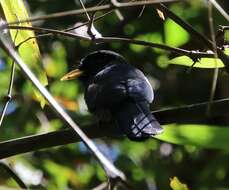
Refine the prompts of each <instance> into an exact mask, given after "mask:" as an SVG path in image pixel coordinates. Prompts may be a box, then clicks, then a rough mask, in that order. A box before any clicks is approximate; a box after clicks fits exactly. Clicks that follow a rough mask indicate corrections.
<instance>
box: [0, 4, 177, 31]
mask: <svg viewBox="0 0 229 190" xmlns="http://www.w3.org/2000/svg"><path fill="white" fill-rule="evenodd" d="M174 1H177V0H148V1H136V2H130V3H129V2H126V3H118V5H117V4H116V6H114V5H111V4H106V5H100V6H94V7H89V8H87V9H86V10H87V12H88V13H90V12H95V11H96V12H97V11H105V10H113V9H124V8H131V7H139V6H142V5H153V4H158V3H166V2H174ZM84 13H85V10H84V9H76V10H70V11H64V12H58V13H52V14H49V15H44V16H37V17H30V18H29V19H27V20H20V21H19V22H10V23H8V24H10V25H12V24H18V23H24V22H34V21H39V20H48V19H55V18H60V17H65V16H73V15H81V14H84ZM2 27H4V25H3V26H2Z"/></svg>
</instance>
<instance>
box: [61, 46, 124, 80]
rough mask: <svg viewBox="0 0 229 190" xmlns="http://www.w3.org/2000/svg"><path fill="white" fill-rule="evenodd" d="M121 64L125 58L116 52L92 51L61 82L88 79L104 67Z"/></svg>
mask: <svg viewBox="0 0 229 190" xmlns="http://www.w3.org/2000/svg"><path fill="white" fill-rule="evenodd" d="M123 63H126V60H125V58H124V57H122V56H121V55H120V54H118V53H116V52H113V51H109V50H99V51H94V52H92V53H90V54H88V55H87V56H86V57H84V58H83V59H81V60H80V64H79V66H78V68H77V69H75V70H73V71H70V72H69V73H67V74H65V75H64V76H63V77H62V78H61V80H72V79H75V78H79V79H82V80H84V79H88V78H90V77H93V76H94V75H96V74H97V73H98V72H100V71H101V70H103V69H104V68H105V67H106V66H109V65H111V64H123Z"/></svg>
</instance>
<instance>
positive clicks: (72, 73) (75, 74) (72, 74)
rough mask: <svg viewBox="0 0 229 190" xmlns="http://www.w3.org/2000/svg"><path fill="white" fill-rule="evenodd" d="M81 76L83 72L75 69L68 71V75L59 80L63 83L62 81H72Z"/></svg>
mask: <svg viewBox="0 0 229 190" xmlns="http://www.w3.org/2000/svg"><path fill="white" fill-rule="evenodd" d="M82 74H83V71H81V70H79V69H75V70H73V71H70V72H69V73H67V74H65V75H64V76H63V77H62V78H61V79H60V80H61V81H64V80H72V79H75V78H77V77H79V76H81V75H82Z"/></svg>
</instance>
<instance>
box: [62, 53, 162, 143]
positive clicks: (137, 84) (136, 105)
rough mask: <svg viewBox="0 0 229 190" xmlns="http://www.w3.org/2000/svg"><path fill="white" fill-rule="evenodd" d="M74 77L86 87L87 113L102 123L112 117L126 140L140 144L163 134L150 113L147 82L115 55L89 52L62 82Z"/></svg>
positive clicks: (136, 70) (134, 69)
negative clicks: (96, 117) (93, 115)
mask: <svg viewBox="0 0 229 190" xmlns="http://www.w3.org/2000/svg"><path fill="white" fill-rule="evenodd" d="M76 77H79V79H80V80H81V81H82V82H83V84H84V86H85V87H86V89H85V95H84V98H85V101H86V104H87V106H88V109H89V111H90V112H91V113H94V114H96V115H97V116H98V117H99V118H100V119H101V120H109V119H110V117H109V116H112V121H114V122H115V123H117V125H118V127H119V129H120V130H121V131H122V132H124V133H125V134H126V135H127V136H128V137H129V139H131V140H134V141H142V140H145V139H148V138H150V137H152V136H154V135H157V134H160V133H162V132H163V129H162V128H161V127H160V124H159V123H158V121H157V120H156V119H155V117H154V116H153V115H152V114H151V112H150V109H149V104H150V103H151V102H152V101H153V98H154V94H153V89H152V87H151V85H150V83H149V81H148V79H147V78H146V77H145V76H144V74H143V73H142V72H141V71H140V70H138V69H136V68H134V67H133V66H132V65H130V64H128V63H127V61H126V60H125V59H124V57H122V56H121V55H119V54H118V53H115V52H113V51H108V50H100V51H95V52H92V53H90V54H89V55H87V56H86V57H84V58H83V59H82V60H81V61H80V64H79V66H78V69H75V70H73V71H71V72H69V73H68V74H66V75H64V77H62V80H70V79H74V78H76ZM101 116H103V117H101Z"/></svg>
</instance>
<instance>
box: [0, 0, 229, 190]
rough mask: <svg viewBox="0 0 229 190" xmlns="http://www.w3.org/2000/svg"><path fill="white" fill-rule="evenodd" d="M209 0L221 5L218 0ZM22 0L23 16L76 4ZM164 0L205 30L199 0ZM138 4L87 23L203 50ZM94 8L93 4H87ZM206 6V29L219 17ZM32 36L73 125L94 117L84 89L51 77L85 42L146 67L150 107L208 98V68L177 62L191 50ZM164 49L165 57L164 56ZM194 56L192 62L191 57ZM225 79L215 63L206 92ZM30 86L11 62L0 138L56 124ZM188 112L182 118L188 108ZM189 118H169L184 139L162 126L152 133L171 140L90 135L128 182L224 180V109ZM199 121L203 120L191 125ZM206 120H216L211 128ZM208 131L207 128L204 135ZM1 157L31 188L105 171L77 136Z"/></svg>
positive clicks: (226, 93) (2, 181)
mask: <svg viewBox="0 0 229 190" xmlns="http://www.w3.org/2000/svg"><path fill="white" fill-rule="evenodd" d="M84 2H85V5H86V6H93V5H96V4H97V3H98V2H99V1H92V0H87V1H84ZM218 2H219V3H220V4H221V5H222V7H223V8H224V9H225V10H226V11H228V7H229V2H228V1H227V0H218ZM25 3H26V6H27V8H28V10H29V15H31V16H38V15H43V14H50V13H53V12H58V11H67V10H72V9H74V8H75V9H77V8H80V4H79V2H78V0H75V1H74V0H68V1H48V0H28V1H26V2H25ZM169 8H170V9H171V10H173V11H174V12H175V13H176V14H177V15H179V16H180V17H181V18H182V19H184V20H185V21H188V22H189V23H190V24H191V25H192V26H193V27H194V28H195V29H197V30H198V31H199V32H201V33H203V34H204V35H205V36H207V37H209V36H210V34H209V25H208V14H207V3H206V1H204V0H193V1H187V2H176V3H172V4H169ZM141 10H142V9H141V8H131V9H125V10H122V11H121V13H122V14H123V16H124V18H125V19H124V20H123V21H120V20H119V19H118V18H117V16H116V14H114V13H111V14H109V15H107V16H106V17H104V18H103V19H101V20H99V21H98V22H96V23H95V27H96V28H97V30H98V31H99V32H100V33H101V34H102V35H103V36H119V37H128V38H134V39H141V40H146V41H150V42H155V43H165V44H167V45H170V46H173V47H181V48H185V49H189V50H195V49H196V50H197V49H199V50H205V47H204V46H203V44H202V43H200V42H199V40H196V39H193V38H191V36H190V35H189V34H188V33H187V32H186V31H184V30H183V29H182V28H181V27H180V26H178V25H177V24H175V23H174V22H173V21H172V20H170V19H166V20H165V21H163V20H162V19H160V18H159V16H158V14H157V12H156V11H155V10H154V9H153V8H152V7H146V8H145V9H144V11H143V14H141V15H140V13H141ZM100 14H102V13H100V12H98V13H97V15H100ZM1 15H3V12H1ZM139 15H140V16H139ZM213 15H214V17H213V18H214V26H215V29H217V27H218V26H219V25H226V24H228V23H227V21H226V20H225V19H224V18H223V17H222V16H221V15H220V14H219V13H218V12H217V11H216V10H215V9H214V11H213ZM82 21H87V19H86V17H85V15H81V16H69V17H64V18H58V19H52V20H46V21H39V22H34V23H33V25H34V26H42V27H48V28H55V29H59V30H61V29H65V28H67V27H70V26H73V25H74V24H75V23H77V22H82ZM226 35H227V37H225V38H227V39H228V34H226ZM37 41H38V45H39V48H40V51H41V60H42V63H43V65H44V69H45V72H46V73H47V76H48V81H49V84H48V86H47V88H48V89H49V90H50V92H51V93H52V94H53V96H54V97H55V98H56V100H58V102H59V103H61V104H62V105H63V106H64V107H65V108H66V109H67V110H68V111H69V112H70V113H71V114H72V115H73V116H74V118H76V121H77V122H78V123H79V124H80V125H84V124H87V123H92V122H94V118H93V117H92V116H91V115H90V114H89V113H88V112H87V109H86V106H85V103H84V100H83V92H84V89H83V87H82V85H81V84H80V83H79V82H78V81H71V82H61V81H60V78H61V76H62V75H63V74H65V73H66V72H67V71H68V70H71V69H72V68H75V67H76V66H77V64H78V62H79V60H80V58H82V57H83V56H84V55H86V54H87V53H89V52H91V51H93V50H98V49H111V50H114V51H117V52H118V53H120V54H122V55H123V56H125V57H126V58H127V59H128V60H129V62H130V63H131V64H133V65H135V66H136V67H138V68H139V69H141V70H142V71H143V72H144V73H145V74H146V75H147V77H148V78H149V80H150V82H151V84H152V86H153V88H154V89H155V101H154V103H153V104H152V110H157V109H161V108H166V107H171V106H179V105H185V104H191V103H198V102H203V101H208V99H209V96H210V89H211V83H212V78H213V69H199V68H192V69H191V71H190V72H187V67H185V66H184V65H185V64H187V65H189V66H190V65H192V60H187V59H189V58H187V57H186V58H180V60H176V59H178V58H175V57H176V56H177V55H175V54H174V53H170V52H166V51H163V50H160V49H152V48H147V47H143V46H137V45H132V44H123V43H109V44H108V43H106V44H97V45H95V44H92V43H89V42H85V41H81V40H77V39H70V38H66V37H62V36H52V37H43V38H38V39H37ZM0 55H1V59H0V110H1V109H2V106H3V104H4V97H5V96H6V94H7V90H8V83H9V77H10V67H11V62H12V61H11V60H10V59H9V58H8V57H6V55H5V54H4V52H3V51H2V50H0ZM172 58H175V60H174V59H173V60H171V59H172ZM208 64H209V65H210V66H208V67H214V66H212V63H209V62H208ZM220 64H221V63H219V65H220ZM199 65H200V67H201V64H199ZM197 66H198V65H197ZM228 82H229V77H228V74H226V72H225V70H224V69H220V70H219V78H218V84H217V88H216V96H215V98H216V99H218V98H226V97H229V90H228V87H227V85H226V84H228ZM32 91H33V90H32V87H31V84H30V82H29V81H27V80H25V78H24V76H23V74H22V73H21V72H20V71H19V69H17V70H16V76H15V85H14V88H13V100H12V101H11V102H10V106H9V108H8V110H7V114H6V117H5V119H4V122H3V124H2V126H1V128H0V130H1V133H0V134H1V135H0V140H1V141H4V140H9V139H13V138H17V137H23V136H26V135H32V134H37V133H43V132H49V131H54V130H59V129H62V128H63V127H62V126H63V124H62V121H60V120H59V119H58V118H57V117H56V115H55V113H53V112H52V110H50V108H49V107H48V106H47V105H46V106H45V107H44V109H41V107H40V103H39V101H37V98H36V97H35V96H34V95H33V92H32ZM203 115H204V113H203ZM190 118H191V120H192V115H190ZM192 123H195V125H194V124H187V126H185V125H182V126H183V128H182V127H181V128H179V130H180V131H181V133H182V134H183V135H184V136H185V137H187V139H188V138H190V137H191V140H189V141H188V140H186V141H182V140H180V138H179V135H177V138H175V139H172V137H169V136H166V135H165V136H164V137H163V136H162V137H159V138H161V139H162V140H166V138H167V140H168V138H169V140H170V141H171V142H174V143H178V144H181V145H175V144H169V143H167V142H164V141H161V140H157V139H152V140H148V141H146V142H143V143H136V142H131V141H129V140H128V139H126V138H113V139H110V138H109V139H108V138H103V139H96V140H95V141H94V142H95V143H96V145H97V146H98V147H99V148H100V150H101V151H102V152H103V153H104V154H105V155H106V156H107V157H109V158H110V159H111V160H113V161H114V163H115V164H116V165H117V166H118V167H119V168H120V169H121V170H123V171H124V172H125V173H126V175H127V176H128V179H129V180H130V181H131V183H132V184H133V186H134V187H136V189H149V190H157V189H160V190H165V189H174V190H178V189H184V190H185V189H187V186H188V187H189V189H195V190H229V181H228V179H229V162H228V156H229V152H228V150H229V148H228V146H229V141H228V138H229V131H228V129H226V128H224V127H228V126H229V120H228V115H223V116H217V117H210V118H208V119H203V120H201V121H200V120H195V119H193V121H192ZM203 123H204V124H205V125H204V126H202V125H200V124H203ZM210 125H214V126H217V127H216V129H215V128H214V127H210ZM198 126H199V127H198ZM170 127H171V128H169V130H170V133H169V132H168V133H167V134H173V133H174V131H176V130H177V127H179V126H176V125H173V124H172V126H170ZM195 127H197V128H195ZM219 127H220V128H219ZM173 129H174V130H173ZM181 133H179V134H181ZM208 134H215V135H214V138H213V137H212V136H211V135H208ZM172 136H173V137H174V135H172ZM179 140H180V141H181V142H177V141H179ZM57 141H58V139H57ZM6 161H7V162H9V163H10V164H11V166H12V167H13V168H14V170H15V171H16V172H17V173H18V175H19V176H20V177H21V178H22V179H23V180H24V182H25V183H26V184H28V185H29V186H30V187H31V189H50V190H53V189H61V190H65V189H66V190H67V189H78V190H85V189H92V188H93V187H95V186H98V185H99V184H100V183H102V182H103V181H105V180H106V178H105V174H104V172H103V170H102V169H101V167H100V166H99V165H98V163H97V162H96V161H95V160H94V159H93V158H91V154H90V153H89V152H88V151H87V149H86V148H85V146H84V145H83V144H82V143H75V144H70V145H65V146H60V147H56V148H49V149H46V150H38V151H35V152H32V153H27V154H23V155H18V156H13V157H11V158H8V159H6ZM174 176H177V178H178V179H179V180H180V181H181V182H179V180H178V179H177V178H173V177H174ZM172 179H173V180H172ZM182 183H185V184H187V186H186V185H182ZM6 187H15V188H17V184H16V183H15V182H14V181H13V180H12V179H11V177H10V176H9V175H8V174H7V173H6V172H4V171H3V170H0V189H6Z"/></svg>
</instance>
